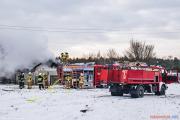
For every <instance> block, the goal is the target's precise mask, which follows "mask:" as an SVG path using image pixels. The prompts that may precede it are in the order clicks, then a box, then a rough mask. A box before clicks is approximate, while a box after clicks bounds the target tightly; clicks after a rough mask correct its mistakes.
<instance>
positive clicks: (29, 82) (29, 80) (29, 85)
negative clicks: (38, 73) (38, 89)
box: [27, 72, 33, 89]
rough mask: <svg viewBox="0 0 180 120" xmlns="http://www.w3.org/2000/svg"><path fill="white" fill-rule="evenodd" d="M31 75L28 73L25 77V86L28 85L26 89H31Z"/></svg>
mask: <svg viewBox="0 0 180 120" xmlns="http://www.w3.org/2000/svg"><path fill="white" fill-rule="evenodd" d="M32 82H33V81H32V73H31V72H29V73H28V76H27V84H28V89H32Z"/></svg>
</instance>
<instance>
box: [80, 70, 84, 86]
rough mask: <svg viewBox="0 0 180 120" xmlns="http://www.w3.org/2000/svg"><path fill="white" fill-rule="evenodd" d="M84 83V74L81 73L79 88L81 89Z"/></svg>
mask: <svg viewBox="0 0 180 120" xmlns="http://www.w3.org/2000/svg"><path fill="white" fill-rule="evenodd" d="M83 85H84V74H83V73H81V75H80V77H79V88H80V89H82V88H83Z"/></svg>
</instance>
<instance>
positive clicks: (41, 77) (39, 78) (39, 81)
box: [38, 73, 44, 90]
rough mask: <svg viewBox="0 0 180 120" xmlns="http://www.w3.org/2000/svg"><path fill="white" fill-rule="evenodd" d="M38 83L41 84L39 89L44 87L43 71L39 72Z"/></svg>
mask: <svg viewBox="0 0 180 120" xmlns="http://www.w3.org/2000/svg"><path fill="white" fill-rule="evenodd" d="M38 85H39V89H40V90H41V89H44V84H43V76H42V73H39V75H38Z"/></svg>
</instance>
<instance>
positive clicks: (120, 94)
mask: <svg viewBox="0 0 180 120" xmlns="http://www.w3.org/2000/svg"><path fill="white" fill-rule="evenodd" d="M111 96H123V93H122V92H111Z"/></svg>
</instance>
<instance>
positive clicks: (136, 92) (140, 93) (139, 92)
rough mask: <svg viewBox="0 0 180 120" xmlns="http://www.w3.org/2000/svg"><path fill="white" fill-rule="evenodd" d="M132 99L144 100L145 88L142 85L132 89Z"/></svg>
mask: <svg viewBox="0 0 180 120" xmlns="http://www.w3.org/2000/svg"><path fill="white" fill-rule="evenodd" d="M130 94H131V97H132V98H140V97H141V98H142V97H144V87H143V86H142V85H138V86H137V88H136V89H132V90H131V91H130Z"/></svg>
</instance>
